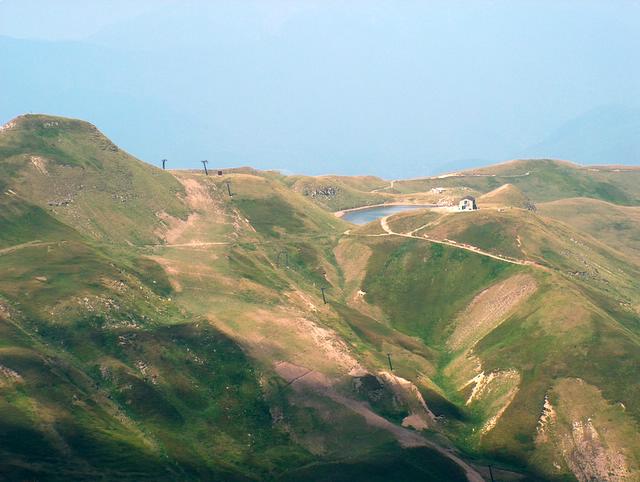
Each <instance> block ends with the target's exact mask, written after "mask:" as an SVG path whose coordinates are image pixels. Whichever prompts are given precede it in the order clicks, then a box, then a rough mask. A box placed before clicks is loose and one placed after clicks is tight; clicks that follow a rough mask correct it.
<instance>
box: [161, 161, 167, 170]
mask: <svg viewBox="0 0 640 482" xmlns="http://www.w3.org/2000/svg"><path fill="white" fill-rule="evenodd" d="M166 163H167V160H166V159H162V170H163V171H164V165H165V164H166Z"/></svg>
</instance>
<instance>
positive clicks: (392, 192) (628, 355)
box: [0, 116, 640, 482]
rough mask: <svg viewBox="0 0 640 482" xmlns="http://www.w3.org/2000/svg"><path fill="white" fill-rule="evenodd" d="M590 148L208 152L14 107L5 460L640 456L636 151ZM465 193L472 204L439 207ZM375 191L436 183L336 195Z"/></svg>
mask: <svg viewBox="0 0 640 482" xmlns="http://www.w3.org/2000/svg"><path fill="white" fill-rule="evenodd" d="M597 169H598V170H597V171H596V170H592V169H589V170H587V169H583V168H580V167H578V166H575V165H572V164H568V163H557V162H553V161H518V162H515V163H512V164H507V165H500V166H493V167H489V168H486V169H478V170H474V171H469V172H468V173H463V174H461V175H455V176H451V177H444V178H430V179H421V180H408V181H391V182H387V181H382V180H380V179H378V178H372V177H357V178H344V177H337V176H323V177H320V178H310V177H304V176H295V177H294V176H292V177H287V176H283V175H280V174H277V173H274V172H261V171H256V170H251V169H238V170H226V171H225V172H224V174H223V175H221V176H218V175H217V173H213V172H212V173H211V174H212V175H210V176H206V175H204V173H201V172H195V171H189V172H187V171H164V172H163V171H161V170H158V169H157V168H154V167H151V166H148V165H146V164H144V163H142V162H140V161H138V160H137V159H135V158H133V157H131V156H129V155H127V154H126V153H124V152H123V151H121V150H120V149H119V148H117V147H116V146H114V145H113V144H111V143H110V141H109V140H108V139H106V138H105V137H104V136H102V134H100V133H99V131H97V130H96V129H95V127H93V126H91V125H89V124H86V123H84V122H81V121H75V120H69V119H63V118H57V117H51V116H23V117H20V118H18V119H16V120H15V121H13V122H11V123H9V124H8V125H7V126H5V127H3V129H2V130H1V131H0V184H1V186H2V191H1V194H0V207H2V209H1V210H0V224H1V226H2V229H1V230H0V273H1V275H0V322H1V327H2V330H3V333H5V336H4V337H3V341H2V346H0V409H1V410H3V413H4V414H5V416H4V417H2V423H3V430H2V433H3V434H5V435H2V437H3V444H2V450H1V451H0V465H1V466H2V471H3V473H7V474H10V475H11V477H12V478H18V479H19V478H22V479H29V478H35V479H43V480H55V479H60V480H71V479H89V478H96V477H97V476H98V475H101V476H104V477H105V478H116V477H117V478H122V479H130V480H140V479H141V478H144V477H147V478H153V479H155V480H184V479H192V480H202V479H220V480H236V479H237V480H317V481H325V480H326V481H329V480H332V481H333V480H345V481H346V480H380V481H383V480H407V481H408V480H411V481H415V480H447V481H448V480H471V481H474V482H476V481H481V480H489V478H490V475H489V468H488V467H489V465H491V466H492V473H493V476H494V477H495V478H496V480H580V481H583V480H584V481H587V480H609V479H611V480H634V478H637V477H638V476H640V443H639V442H638V440H639V434H640V429H639V428H638V427H639V426H640V425H639V424H640V404H639V401H640V385H638V383H637V367H638V364H639V363H640V324H639V321H640V303H639V302H638V300H639V299H640V287H639V286H638V283H637V280H638V279H640V260H639V258H638V250H637V249H636V248H637V246H636V245H637V243H636V241H637V239H638V238H637V236H636V232H637V231H638V229H639V228H638V226H639V225H638V219H636V218H637V216H636V211H635V210H636V209H638V206H640V192H639V189H638V186H639V185H640V183H637V184H634V181H637V179H636V177H637V175H640V171H638V170H636V169H632V168H624V171H625V172H620V171H621V170H622V169H623V168H610V167H600V168H597ZM527 173H528V174H527ZM214 174H216V175H214ZM468 193H473V194H476V195H478V204H479V206H480V210H479V211H475V212H468V213H458V212H454V211H453V210H451V209H450V208H447V207H444V206H446V205H447V204H452V203H454V202H455V201H456V200H457V198H458V197H460V196H462V195H464V194H468ZM576 196H582V197H580V198H577V197H576ZM380 202H407V203H418V202H425V203H438V202H439V203H440V204H441V205H443V207H441V208H438V209H431V210H424V209H422V210H415V211H409V212H405V213H400V214H396V215H394V216H391V217H388V218H383V219H381V220H378V221H375V222H373V223H370V224H369V225H365V226H359V227H357V226H354V225H351V224H349V223H347V222H345V221H343V220H342V219H340V218H338V217H336V216H334V215H333V213H332V211H336V210H340V209H344V208H349V207H354V206H356V205H368V204H376V203H380Z"/></svg>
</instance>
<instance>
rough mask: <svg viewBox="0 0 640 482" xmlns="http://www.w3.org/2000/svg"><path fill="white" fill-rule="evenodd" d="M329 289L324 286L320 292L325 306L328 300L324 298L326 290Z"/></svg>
mask: <svg viewBox="0 0 640 482" xmlns="http://www.w3.org/2000/svg"><path fill="white" fill-rule="evenodd" d="M326 289H327V288H325V287H324V286H323V287H322V288H320V291H322V301H323V302H324V304H325V305H326V304H327V298H326V297H325V296H324V290H326Z"/></svg>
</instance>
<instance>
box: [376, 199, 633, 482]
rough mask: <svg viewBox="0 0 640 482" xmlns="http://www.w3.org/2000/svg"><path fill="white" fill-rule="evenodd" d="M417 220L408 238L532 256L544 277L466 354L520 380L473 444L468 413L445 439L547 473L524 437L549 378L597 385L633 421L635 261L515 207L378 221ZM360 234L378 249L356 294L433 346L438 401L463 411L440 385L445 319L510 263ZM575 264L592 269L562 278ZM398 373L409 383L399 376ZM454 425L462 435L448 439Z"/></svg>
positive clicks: (448, 384) (477, 415) (473, 416)
mask: <svg viewBox="0 0 640 482" xmlns="http://www.w3.org/2000/svg"><path fill="white" fill-rule="evenodd" d="M554 204H555V203H554ZM558 204H560V203H558ZM624 209H632V208H624ZM396 218H397V219H396ZM425 222H430V223H432V224H431V225H430V226H429V227H428V228H426V229H423V230H421V231H420V232H419V233H424V232H428V233H429V235H430V236H431V237H432V238H436V239H443V238H447V239H454V240H457V241H458V242H465V243H468V244H473V245H476V246H480V247H482V248H484V249H486V250H488V251H492V252H495V253H496V254H502V255H507V256H512V257H517V258H520V259H522V258H529V259H536V261H538V262H540V263H543V264H545V265H547V266H549V267H550V268H551V270H550V271H549V272H547V273H545V272H543V271H539V272H538V273H533V274H536V278H537V279H538V285H539V288H538V291H537V292H536V294H535V296H534V297H532V298H531V299H530V300H529V301H528V302H527V303H526V304H525V305H523V306H522V307H521V308H519V309H518V311H517V312H515V313H513V314H512V315H510V317H509V318H508V319H507V320H506V321H505V322H504V323H502V324H501V325H499V326H498V327H497V328H496V329H494V330H493V331H492V332H491V333H490V334H489V335H488V336H486V337H485V338H484V339H483V340H481V341H480V342H479V343H478V344H477V345H476V347H475V348H474V354H475V356H477V357H478V359H479V361H480V362H481V364H482V367H483V370H485V371H486V372H487V373H490V372H495V373H498V372H500V371H501V370H514V369H515V370H517V371H518V373H519V374H520V376H521V377H522V383H521V385H520V389H519V391H518V392H517V395H516V396H515V398H514V400H513V401H512V402H511V404H510V405H509V407H508V409H507V411H506V412H505V413H504V415H503V416H502V418H501V420H502V421H501V422H499V423H498V425H497V427H496V428H495V429H493V430H492V431H491V432H489V433H488V434H487V435H484V436H483V437H480V438H479V437H478V436H477V435H475V434H473V433H472V432H471V430H470V429H471V427H473V426H474V425H475V427H476V430H479V429H480V428H481V427H482V426H483V424H484V423H485V421H486V418H485V417H486V415H483V414H482V412H478V411H476V410H473V409H472V410H471V412H469V413H468V414H467V417H468V419H469V422H468V424H467V426H466V427H461V426H460V425H458V426H457V428H456V429H455V430H454V431H453V432H452V433H451V436H452V437H454V438H456V440H458V442H459V443H460V444H462V445H466V446H468V447H469V448H472V447H474V446H475V447H481V449H482V450H484V451H486V452H487V453H493V454H494V455H495V456H497V457H499V458H501V459H503V460H511V461H513V462H514V463H516V462H517V461H520V463H522V462H523V461H526V460H530V461H531V464H533V466H535V467H536V469H535V470H542V471H543V472H546V473H547V475H550V474H549V472H548V471H547V469H545V466H544V463H547V464H548V463H549V462H548V459H544V458H542V459H540V458H539V455H537V454H538V453H539V452H538V448H537V446H536V444H535V443H534V442H535V434H536V426H537V423H538V416H539V413H540V410H541V401H542V400H543V398H544V396H545V394H546V393H547V392H548V391H549V390H551V387H552V386H553V385H554V383H555V380H556V379H558V378H560V377H579V378H581V379H583V380H585V381H586V382H587V383H589V384H591V385H593V386H595V387H598V389H599V390H601V391H602V394H603V397H604V399H605V400H607V401H608V403H610V404H613V403H617V402H621V403H623V404H624V406H625V407H627V413H628V414H629V416H631V417H632V418H633V419H634V420H635V421H636V423H637V422H638V421H640V405H638V403H637V402H636V400H638V396H639V394H638V393H637V390H638V387H637V384H636V383H635V382H634V381H633V377H634V375H633V373H634V370H633V368H632V366H633V365H634V364H635V363H637V361H636V360H637V359H638V357H639V356H640V337H639V336H638V335H639V334H640V332H639V331H638V325H637V319H638V314H637V311H634V308H633V307H632V306H631V303H632V302H633V300H634V299H635V297H637V296H638V287H637V284H635V281H634V280H636V279H638V275H639V274H638V269H637V266H635V267H634V265H633V264H631V263H630V262H629V260H628V259H625V258H624V257H623V256H622V255H621V254H620V252H618V251H615V250H612V249H611V248H608V247H607V246H605V245H604V244H603V243H601V242H599V241H598V240H596V239H594V238H592V237H590V236H589V235H588V234H586V235H583V234H579V233H578V232H576V231H572V230H571V229H570V228H569V227H568V226H566V225H560V224H558V223H556V222H555V221H553V220H551V219H549V218H546V217H541V216H539V215H536V214H534V213H531V212H528V211H524V210H515V209H514V210H506V211H498V210H488V211H487V210H485V211H479V212H477V213H471V214H453V215H448V214H445V215H441V216H440V218H439V219H436V220H434V219H433V215H430V216H427V217H425V215H424V213H422V212H416V213H412V214H408V213H403V214H402V215H398V216H394V217H392V218H391V219H390V220H389V224H390V225H391V226H395V228H394V229H396V230H398V231H401V230H400V229H398V228H404V230H405V231H404V232H407V231H411V230H413V229H415V228H417V227H419V226H421V225H423V224H425ZM401 232H402V231H401ZM370 239H372V240H371V241H367V244H368V245H370V246H374V252H377V253H378V254H377V256H376V255H375V254H374V255H373V256H372V257H371V258H370V261H369V265H368V267H367V277H366V278H365V282H364V285H365V286H367V288H368V294H367V299H368V300H369V301H370V302H371V303H374V304H376V305H377V306H380V307H381V308H382V309H383V311H384V312H385V314H386V316H387V318H388V319H389V320H390V321H391V322H392V323H394V324H395V325H396V326H400V327H401V329H402V330H403V331H405V332H407V333H413V334H420V335H421V336H423V337H425V339H426V340H427V342H428V343H429V344H430V346H435V347H440V350H441V356H440V365H439V366H440V370H442V371H441V372H440V374H441V375H440V376H439V377H438V376H436V377H435V379H436V380H437V381H438V382H439V383H440V385H441V387H443V388H444V389H445V393H446V395H447V397H448V398H449V400H450V401H453V402H456V403H457V404H458V405H459V406H460V408H461V409H462V410H463V411H466V409H465V407H464V406H461V404H462V401H463V400H464V399H465V398H466V397H468V396H469V392H461V393H458V392H457V388H456V383H453V380H449V378H448V377H449V376H451V375H450V373H451V371H450V370H449V369H448V368H447V364H448V363H450V361H451V362H453V361H454V359H452V358H451V357H450V356H451V355H454V354H451V355H448V352H447V350H446V347H444V346H443V345H444V341H445V340H446V339H447V337H448V335H449V334H450V332H451V330H450V326H449V323H450V321H451V320H453V318H454V315H455V313H456V312H459V311H460V309H461V307H463V306H465V305H466V304H467V303H468V301H469V300H470V298H471V297H472V296H473V295H474V294H476V293H478V292H479V291H480V290H482V289H483V288H485V287H487V286H488V285H490V284H492V283H493V282H494V281H497V280H499V279H501V278H503V277H505V276H509V275H510V274H512V273H513V270H514V268H515V267H511V268H509V267H508V265H506V264H504V263H501V262H499V261H494V260H491V259H488V258H483V257H481V256H478V255H475V254H472V253H468V252H464V251H460V250H456V249H455V248H448V247H442V246H439V245H432V244H429V243H427V242H424V241H419V240H401V239H388V238H370ZM518 239H520V243H519V242H518ZM434 248H435V251H437V252H438V253H440V252H442V253H443V254H442V255H439V256H442V261H443V265H442V266H440V267H439V266H437V262H438V259H439V258H438V257H435V259H434V253H433V251H434ZM448 250H451V253H450V254H449V255H448V256H447V255H446V254H444V253H445V252H446V251H448ZM454 253H457V254H456V256H454V257H453V258H451V255H452V254H454ZM462 253H464V255H462ZM457 257H460V260H457V259H456V258H457ZM463 258H464V259H463ZM482 260H483V261H484V263H482V262H481V261H482ZM478 263H480V265H479V264H478ZM483 264H484V265H485V266H486V267H487V268H488V267H489V266H491V265H495V266H494V267H493V268H492V269H486V268H483V267H482V265H483ZM594 266H595V267H597V268H593V267H594ZM498 268H500V269H498ZM521 269H523V268H517V269H516V270H521ZM578 269H587V271H590V270H591V269H594V270H595V271H593V272H590V274H589V275H587V276H580V277H575V276H573V275H570V274H569V273H571V272H575V271H576V270H578ZM528 270H530V269H528ZM416 307H417V308H418V309H413V308H416ZM636 309H637V308H636ZM611 353H616V358H614V359H612V358H611ZM456 356H457V355H456ZM464 356H466V355H464V354H463V357H464ZM458 360H459V359H458ZM456 363H458V364H459V361H458V362H456ZM448 373H449V375H448ZM453 373H455V370H454V372H453ZM403 376H407V377H408V378H410V375H409V374H405V375H403ZM471 376H472V375H471ZM426 398H427V399H428V397H426ZM627 404H631V405H627ZM474 421H475V422H474ZM476 424H477V425H476ZM454 426H455V424H454ZM458 429H460V430H461V432H458V435H456V431H457V430H458ZM463 433H466V435H462V434H463ZM460 436H461V437H460ZM616 437H618V439H617V441H618V443H622V444H623V445H624V446H626V447H627V449H629V450H630V451H632V452H633V451H635V452H636V454H637V453H638V450H639V449H640V447H638V445H637V440H633V438H629V434H628V433H626V435H623V434H621V433H620V434H617V435H616ZM620 440H622V442H620ZM534 454H536V455H534ZM534 460H535V462H534ZM541 460H546V462H541ZM563 470H564V472H562V470H561V471H559V472H558V473H556V474H555V475H556V476H561V475H562V474H563V473H564V474H566V472H567V471H568V470H569V469H568V468H567V467H566V466H565V468H564V469H563Z"/></svg>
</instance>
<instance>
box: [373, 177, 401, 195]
mask: <svg viewBox="0 0 640 482" xmlns="http://www.w3.org/2000/svg"><path fill="white" fill-rule="evenodd" d="M395 182H396V181H395V179H394V180H393V181H389V185H388V186H385V187H379V188H378V189H374V190H373V191H370V192H382V191H386V190H387V189H393V185H394V184H395Z"/></svg>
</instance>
